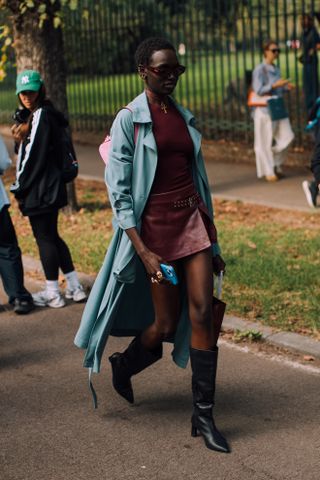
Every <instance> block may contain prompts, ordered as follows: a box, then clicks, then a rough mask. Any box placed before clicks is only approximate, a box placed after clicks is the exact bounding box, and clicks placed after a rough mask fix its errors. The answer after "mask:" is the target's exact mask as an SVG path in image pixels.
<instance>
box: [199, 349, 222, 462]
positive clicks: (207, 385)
mask: <svg viewBox="0 0 320 480" xmlns="http://www.w3.org/2000/svg"><path fill="white" fill-rule="evenodd" d="M190 360H191V369H192V395H193V415H192V418H191V435H192V437H196V436H198V434H199V435H201V436H202V437H203V439H204V442H205V445H206V447H207V448H209V449H210V450H216V451H217V452H223V453H229V452H230V447H229V445H228V443H227V440H226V439H225V438H224V436H223V435H222V434H221V433H220V432H219V430H218V429H217V427H216V425H215V423H214V419H213V416H212V410H213V406H214V394H215V386H216V374H217V362H218V349H216V350H214V351H210V350H197V349H195V348H190Z"/></svg>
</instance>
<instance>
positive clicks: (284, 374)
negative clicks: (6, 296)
mask: <svg viewBox="0 0 320 480" xmlns="http://www.w3.org/2000/svg"><path fill="white" fill-rule="evenodd" d="M29 286H30V285H29ZM82 308H83V306H82V305H68V306H67V307H65V308H63V309H59V310H54V309H37V310H36V311H35V312H34V313H33V314H30V315H29V316H25V317H18V316H16V315H15V314H14V313H12V312H10V311H5V312H1V313H0V329H1V336H0V351H1V353H0V369H1V383H0V401H1V420H0V423H1V425H0V428H1V430H0V431H1V435H0V478H1V480H43V479H45V480H82V479H84V480H88V479H90V480H103V479H106V480H107V479H108V480H118V479H123V480H129V479H132V480H137V479H141V480H144V479H146V480H158V479H159V480H187V479H199V480H209V479H210V480H212V479H213V480H233V479H234V480H248V479H254V480H271V479H272V480H275V479H277V480H294V479H297V480H302V479H303V480H318V479H319V471H320V409H319V398H320V370H317V369H316V368H309V369H308V368H307V367H299V368H298V365H297V364H294V363H293V364H290V363H286V362H284V361H283V360H282V361H280V362H279V361H276V360H277V359H276V358H275V359H273V358H269V357H266V356H258V355H257V354H255V353H253V352H251V351H250V350H249V351H246V349H239V347H237V346H234V345H233V344H228V343H226V342H223V344H222V345H221V347H220V368H219V371H218V387H217V405H216V422H217V425H218V426H219V427H220V429H221V430H222V431H223V432H224V433H225V435H226V437H227V438H228V440H229V441H230V444H231V446H232V453H231V454H229V455H225V454H220V453H216V452H212V451H210V450H207V449H206V448H205V447H204V444H203V441H202V439H201V438H197V439H194V438H191V436H190V414H191V394H190V370H189V368H187V369H186V370H182V369H179V368H177V367H176V366H175V365H174V364H173V363H172V361H171V358H170V345H167V346H166V348H165V355H164V358H163V359H162V361H161V362H158V363H157V364H155V365H153V366H152V367H150V368H149V369H147V370H145V371H144V372H142V373H141V374H140V375H138V376H137V377H135V378H134V390H135V396H136V404H135V405H133V406H130V405H129V404H127V403H126V402H125V401H124V400H122V398H120V397H119V396H117V394H116V393H115V392H114V391H113V389H112V386H111V381H110V367H109V365H108V362H107V361H106V358H107V356H106V355H105V358H104V362H103V369H102V372H101V373H100V374H99V375H95V376H94V382H95V387H96V389H97V392H98V399H99V408H98V410H93V408H92V403H91V397H90V394H89V390H88V385H87V371H86V370H85V369H84V368H82V358H83V352H82V351H80V350H78V349H77V348H76V347H74V346H73V337H74V334H75V332H76V329H77V326H78V324H79V319H80V316H81V312H82ZM127 343H128V339H119V338H113V337H111V338H110V341H109V343H108V348H107V353H111V352H113V351H114V350H116V349H118V348H123V347H124V346H125V345H126V344H127Z"/></svg>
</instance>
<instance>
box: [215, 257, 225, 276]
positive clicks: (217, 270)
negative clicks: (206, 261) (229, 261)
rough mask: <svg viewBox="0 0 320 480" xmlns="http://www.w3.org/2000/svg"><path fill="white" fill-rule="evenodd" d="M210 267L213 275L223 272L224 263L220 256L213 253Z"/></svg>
mask: <svg viewBox="0 0 320 480" xmlns="http://www.w3.org/2000/svg"><path fill="white" fill-rule="evenodd" d="M212 267H213V273H214V274H215V275H218V274H219V273H220V272H223V273H225V270H226V264H225V261H224V260H223V258H222V257H220V255H215V256H214V257H212Z"/></svg>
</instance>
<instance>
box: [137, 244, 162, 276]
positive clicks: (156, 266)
mask: <svg viewBox="0 0 320 480" xmlns="http://www.w3.org/2000/svg"><path fill="white" fill-rule="evenodd" d="M139 256H140V258H141V261H142V263H143V265H144V266H145V269H146V270H147V273H148V275H149V276H150V277H156V276H157V272H160V271H161V269H160V263H163V260H162V258H161V257H160V256H159V255H157V254H156V253H153V252H151V251H150V250H149V249H148V248H146V249H144V250H143V251H142V252H141V253H139Z"/></svg>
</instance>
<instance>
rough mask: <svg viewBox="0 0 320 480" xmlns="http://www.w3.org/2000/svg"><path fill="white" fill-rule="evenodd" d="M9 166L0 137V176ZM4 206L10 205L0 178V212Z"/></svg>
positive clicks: (6, 153) (6, 151)
mask: <svg viewBox="0 0 320 480" xmlns="http://www.w3.org/2000/svg"><path fill="white" fill-rule="evenodd" d="M10 165H11V159H10V157H9V153H8V150H7V147H6V145H5V143H4V141H3V139H2V137H1V136H0V175H2V174H3V172H4V171H5V170H6V169H7V168H8V167H10ZM5 205H10V202H9V198H8V195H7V193H6V191H5V189H4V186H3V183H2V180H1V178H0V211H1V210H2V209H3V207H4V206H5Z"/></svg>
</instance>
